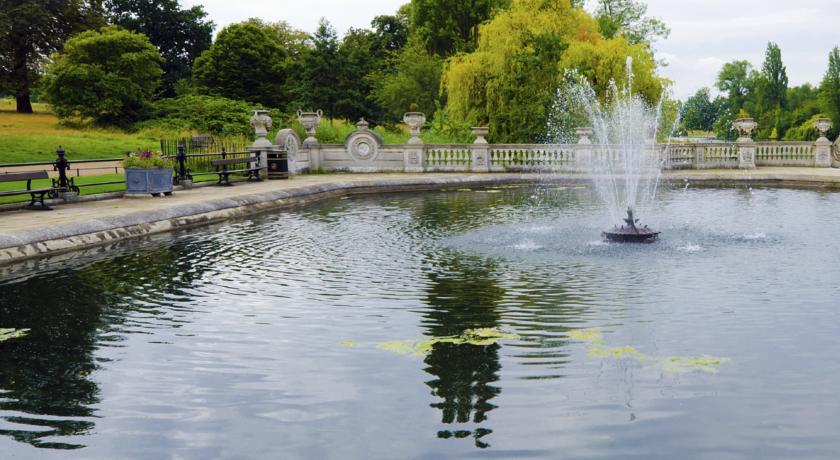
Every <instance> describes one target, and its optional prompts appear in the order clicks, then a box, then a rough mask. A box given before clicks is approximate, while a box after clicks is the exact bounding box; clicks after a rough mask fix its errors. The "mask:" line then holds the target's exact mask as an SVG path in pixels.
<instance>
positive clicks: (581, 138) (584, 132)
mask: <svg viewBox="0 0 840 460" xmlns="http://www.w3.org/2000/svg"><path fill="white" fill-rule="evenodd" d="M593 134H595V131H594V130H593V129H592V128H575V136H577V138H578V144H586V145H590V144H592V135H593Z"/></svg>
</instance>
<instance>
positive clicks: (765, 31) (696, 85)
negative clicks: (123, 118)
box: [181, 0, 840, 99]
mask: <svg viewBox="0 0 840 460" xmlns="http://www.w3.org/2000/svg"><path fill="white" fill-rule="evenodd" d="M589 1H590V3H592V0H589ZM835 1H837V0H828V1H826V0H819V1H818V0H648V1H647V4H648V15H650V16H654V17H658V18H660V19H662V20H664V21H665V23H666V24H667V25H668V26H669V27H670V28H671V35H670V36H669V37H668V38H667V39H665V40H659V41H658V42H657V43H656V44H655V49H656V58H657V59H659V60H662V61H665V62H666V63H667V66H665V67H663V68H662V69H660V75H662V76H664V77H666V78H669V79H671V80H672V81H673V82H674V86H673V93H674V96H676V97H678V98H680V99H685V98H687V97H689V96H690V95H692V94H694V93H695V92H696V91H697V90H698V89H700V88H702V87H710V88H712V87H713V86H714V82H715V78H716V76H717V73H718V71H720V68H721V66H722V65H723V64H724V63H725V62H729V61H732V60H735V59H746V60H748V61H750V62H752V63H753V65H754V66H755V67H758V68H760V67H761V63H762V62H763V60H764V51H765V49H766V47H767V42H768V41H773V42H776V43H777V44H778V45H779V46H780V48H781V50H782V58H783V60H784V62H785V65H786V66H787V73H788V77H789V79H790V84H791V86H794V85H800V84H803V83H811V84H814V85H818V84H819V82H820V80H822V76H823V74H824V73H825V70H826V68H827V67H828V53H829V52H830V51H831V48H833V47H834V46H837V45H840V8H838V5H832V3H833V2H835ZM407 2H408V0H363V1H350V0H306V1H303V2H302V1H300V0H236V1H231V0H181V4H182V5H185V6H191V5H195V4H203V5H204V7H205V10H206V11H207V12H208V13H209V15H210V18H211V19H212V20H213V21H215V22H216V24H217V26H218V28H217V30H219V29H220V28H221V27H223V26H225V25H228V24H231V23H234V22H239V21H243V20H245V19H248V18H250V17H258V18H261V19H263V20H267V21H277V20H285V21H287V22H289V23H290V24H291V25H292V26H294V27H296V28H298V29H301V30H305V31H307V32H313V31H314V30H315V28H316V27H317V25H318V19H319V18H321V17H326V18H327V19H328V20H329V21H330V22H331V23H332V24H333V25H334V26H335V27H336V29H337V30H338V31H339V33H340V34H343V33H344V32H346V31H347V29H349V28H351V27H369V26H370V21H371V19H373V17H374V16H378V15H380V14H393V13H394V12H396V11H397V9H398V8H399V7H400V5H402V4H404V3H407Z"/></svg>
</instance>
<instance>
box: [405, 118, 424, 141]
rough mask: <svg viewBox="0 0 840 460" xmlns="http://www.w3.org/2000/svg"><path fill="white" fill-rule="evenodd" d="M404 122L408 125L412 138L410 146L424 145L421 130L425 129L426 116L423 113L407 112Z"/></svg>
mask: <svg viewBox="0 0 840 460" xmlns="http://www.w3.org/2000/svg"><path fill="white" fill-rule="evenodd" d="M403 121H404V122H405V124H406V125H408V129H409V133H410V135H411V138H410V139H409V140H408V143H409V144H412V145H414V144H422V143H423V141H422V140H421V139H420V129H421V128H422V127H423V124H424V123H426V114H424V113H423V112H406V113H405V115H403Z"/></svg>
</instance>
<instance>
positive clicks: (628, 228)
mask: <svg viewBox="0 0 840 460" xmlns="http://www.w3.org/2000/svg"><path fill="white" fill-rule="evenodd" d="M624 222H625V223H627V225H622V226H621V227H620V228H619V227H618V226H617V225H616V227H615V228H614V229H612V230H607V231H605V232H603V233H602V234H601V236H602V237H603V238H604V239H606V240H608V241H613V242H616V243H649V242H652V241H653V240H655V239H656V238H657V237H658V236H659V233H660V232H657V231H655V230H652V229H650V228H649V227H648V226H647V225H645V226H644V227H642V228H639V227H638V226H636V224H637V223H639V219H634V218H633V209H632V208H627V218H626V219H624Z"/></svg>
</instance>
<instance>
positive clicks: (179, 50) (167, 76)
mask: <svg viewBox="0 0 840 460" xmlns="http://www.w3.org/2000/svg"><path fill="white" fill-rule="evenodd" d="M106 7H107V9H108V12H109V16H110V17H109V19H110V21H111V22H112V23H113V24H116V25H118V26H120V27H123V28H126V29H128V30H131V31H134V32H138V33H142V34H145V35H146V36H148V37H149V39H150V40H151V41H152V44H154V45H155V46H157V48H158V50H159V51H160V54H161V55H162V56H163V59H164V62H163V85H162V88H161V90H162V96H165V97H171V96H174V95H175V87H176V84H177V83H178V81H179V80H182V79H189V78H190V77H191V75H192V67H193V63H194V62H195V59H196V58H197V57H198V56H200V55H201V53H203V52H204V51H206V50H207V49H208V48H210V44H211V43H212V34H213V28H214V24H213V22H212V21H209V20H207V13H206V12H205V11H204V8H203V7H202V6H193V7H192V8H188V9H181V5H180V4H179V3H178V0H106Z"/></svg>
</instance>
